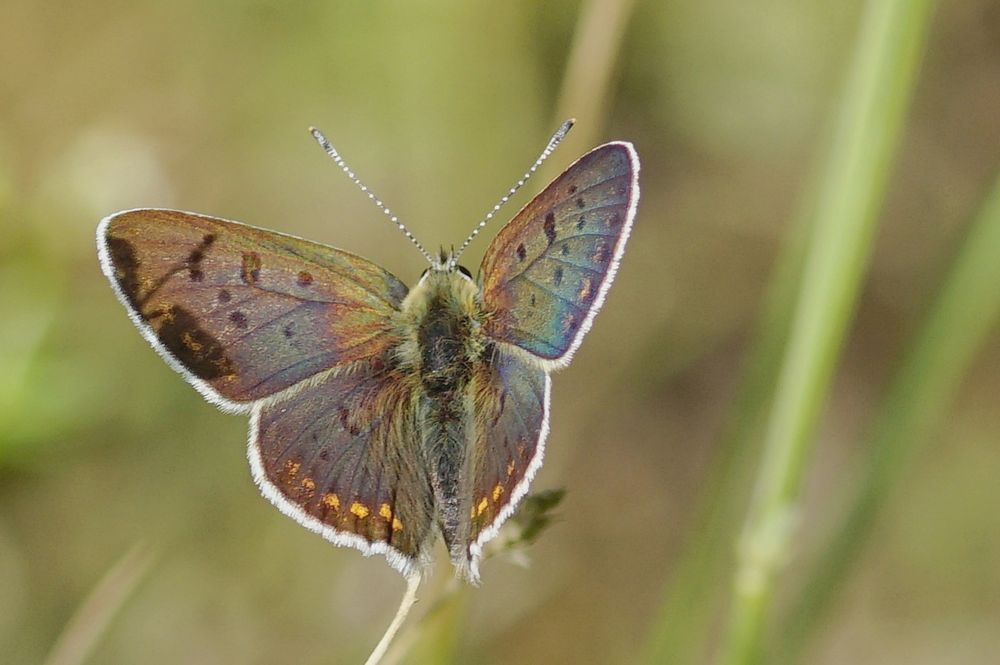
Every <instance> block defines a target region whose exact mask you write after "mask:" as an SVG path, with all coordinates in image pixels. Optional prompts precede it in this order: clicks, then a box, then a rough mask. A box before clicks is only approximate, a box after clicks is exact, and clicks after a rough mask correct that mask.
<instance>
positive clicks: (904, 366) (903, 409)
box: [782, 175, 1000, 662]
mask: <svg viewBox="0 0 1000 665" xmlns="http://www.w3.org/2000/svg"><path fill="white" fill-rule="evenodd" d="M997 257H1000V175H998V177H997V180H996V183H995V185H994V187H993V191H992V193H991V194H990V196H989V198H988V199H987V200H986V203H985V205H984V206H983V208H982V210H981V212H980V213H979V215H978V216H977V218H976V219H975V220H974V222H973V224H972V227H971V228H970V230H969V233H968V234H967V236H966V238H965V240H964V242H963V244H962V247H961V248H960V249H959V251H958V254H957V256H956V258H955V261H954V264H953V265H952V267H951V270H950V271H949V274H948V275H947V277H946V279H945V281H944V283H943V285H942V286H941V289H940V291H939V293H938V295H937V297H936V299H935V301H934V302H933V304H932V305H931V307H930V309H929V312H928V315H927V318H926V320H925V322H924V323H923V325H922V326H921V327H920V329H919V331H918V332H917V334H916V335H915V337H914V339H913V340H912V341H911V343H910V345H909V348H908V349H907V351H906V352H904V354H903V357H902V362H901V364H900V367H899V370H898V371H897V373H896V374H895V376H894V378H893V380H892V382H891V384H890V387H889V390H888V394H887V396H886V399H885V402H884V404H883V405H882V408H881V409H879V411H878V414H879V415H878V417H877V420H876V421H875V424H874V426H873V428H872V432H871V434H870V436H869V437H868V438H869V440H868V443H867V445H866V446H865V448H864V449H865V450H866V451H868V453H869V454H868V455H867V456H866V458H865V460H864V469H863V477H862V479H861V482H860V488H859V490H858V491H857V495H856V496H855V497H854V499H853V501H852V502H851V503H850V507H849V508H848V510H847V512H846V514H845V516H844V517H843V519H842V521H841V523H840V524H839V526H837V528H836V529H835V530H834V532H833V534H832V537H831V539H830V544H829V545H828V546H827V547H824V548H823V549H822V550H821V552H822V553H821V554H820V557H819V561H818V562H817V564H816V565H815V566H814V568H813V569H812V571H811V572H810V573H809V575H808V576H807V582H806V584H805V586H804V588H803V590H802V593H801V595H800V598H799V600H798V602H797V603H796V604H795V606H794V607H793V609H792V611H791V612H790V614H789V615H788V621H787V622H786V626H787V629H786V630H785V631H784V636H785V639H784V640H783V642H784V643H783V645H782V647H783V648H782V652H783V653H784V656H785V658H784V659H785V660H788V661H793V662H794V661H797V660H799V655H800V654H801V652H802V651H803V649H804V647H805V646H806V645H807V641H808V638H809V637H810V636H811V635H812V634H813V633H814V632H815V629H816V627H817V626H818V625H819V623H820V620H821V619H822V618H823V617H824V616H825V615H826V613H827V611H828V610H829V608H830V605H831V604H832V603H833V601H834V600H835V596H836V592H837V590H838V588H840V587H841V586H842V584H843V581H844V578H845V576H846V575H847V574H848V571H849V570H850V568H851V564H852V563H854V562H855V561H856V559H857V558H858V555H859V554H860V553H861V551H862V549H863V547H864V545H865V544H866V543H867V542H868V540H869V538H870V536H871V533H872V527H873V526H874V524H875V522H876V519H877V517H878V510H879V508H880V507H881V505H882V504H883V503H884V501H885V499H886V498H887V496H888V495H889V494H890V493H891V492H892V490H893V488H894V487H895V486H896V485H897V484H898V482H899V480H900V478H901V477H903V475H904V474H905V471H906V463H907V462H908V461H909V460H910V459H911V458H913V457H914V456H915V455H918V454H919V453H920V452H921V451H922V450H923V449H925V448H926V447H927V446H928V445H929V444H930V443H931V442H932V441H933V440H934V439H933V437H932V436H931V435H932V433H933V432H934V430H935V429H936V428H937V426H938V424H939V423H940V422H941V421H942V419H943V418H944V416H945V414H946V413H947V410H948V407H949V405H950V404H951V402H952V399H953V398H954V396H955V393H956V391H957V389H958V387H959V385H960V383H961V380H962V377H963V376H965V374H966V373H967V371H968V369H969V367H970V365H971V364H972V362H973V360H974V359H975V357H976V353H977V352H978V350H979V349H981V348H982V345H983V343H984V341H985V340H986V338H987V335H988V333H989V332H990V330H991V329H993V328H994V327H995V326H996V325H997V322H998V320H1000V288H998V285H1000V260H997ZM845 505H846V502H845Z"/></svg>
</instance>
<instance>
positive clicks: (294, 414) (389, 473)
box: [249, 358, 433, 572]
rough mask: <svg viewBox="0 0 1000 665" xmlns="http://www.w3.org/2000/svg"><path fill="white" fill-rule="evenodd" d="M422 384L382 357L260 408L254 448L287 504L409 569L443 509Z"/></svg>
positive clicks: (325, 530) (273, 495)
mask: <svg viewBox="0 0 1000 665" xmlns="http://www.w3.org/2000/svg"><path fill="white" fill-rule="evenodd" d="M414 388H415V384H413V383H412V382H411V381H410V380H409V378H408V377H406V376H403V375H401V374H399V373H397V372H396V371H395V370H392V369H389V368H388V364H387V362H384V361H383V360H382V359H378V358H376V359H372V360H365V361H360V362H358V363H355V364H354V365H352V366H351V367H350V368H349V369H345V370H344V371H338V372H336V373H334V374H333V375H331V376H329V377H328V378H326V379H325V380H323V381H321V382H319V383H317V384H315V385H309V386H305V387H303V388H302V389H300V390H296V391H293V393H292V394H291V395H290V396H288V397H285V398H282V399H280V400H278V401H276V402H270V403H265V404H264V405H263V406H261V407H258V408H257V409H255V413H254V420H253V425H252V431H251V441H250V453H249V454H250V462H251V466H252V467H253V471H254V475H255V477H256V479H257V482H258V483H259V484H260V486H261V489H262V490H263V492H264V494H265V495H266V496H267V497H268V498H269V499H270V500H271V501H272V502H274V503H275V504H276V505H277V506H278V507H279V508H280V509H281V510H282V511H284V512H286V513H288V514H290V515H291V516H292V517H294V518H295V519H297V520H298V521H299V522H301V523H302V524H304V525H305V526H307V527H309V528H310V529H312V530H314V531H317V532H319V533H321V534H323V535H324V536H325V537H326V538H327V539H328V540H331V541H333V542H334V543H337V544H341V545H351V546H353V547H358V548H359V549H361V550H362V551H365V552H369V553H370V552H381V553H385V554H386V555H387V556H388V558H389V561H390V563H392V564H393V565H394V566H395V567H397V568H398V569H400V570H402V571H403V572H406V570H408V568H409V567H410V566H411V565H412V564H414V563H415V562H416V561H417V560H418V559H419V558H420V555H421V554H422V551H423V549H424V546H425V544H426V541H427V539H428V536H429V534H430V528H431V524H432V511H433V505H432V496H433V495H432V493H431V488H430V480H429V476H428V474H427V471H426V464H425V463H424V462H423V460H422V459H421V457H420V455H421V452H420V449H419V447H418V446H417V445H415V443H416V441H417V438H418V434H417V431H418V425H417V422H416V410H415V408H414Z"/></svg>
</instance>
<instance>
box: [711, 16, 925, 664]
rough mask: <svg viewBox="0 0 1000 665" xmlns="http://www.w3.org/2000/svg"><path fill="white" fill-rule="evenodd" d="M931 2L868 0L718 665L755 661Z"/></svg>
mask: <svg viewBox="0 0 1000 665" xmlns="http://www.w3.org/2000/svg"><path fill="white" fill-rule="evenodd" d="M931 7H932V3H931V1H930V0H869V2H868V3H867V4H866V7H865V10H864V15H863V17H862V25H861V33H860V36H859V41H858V47H857V50H856V51H855V54H854V59H853V61H852V64H851V68H850V70H849V73H848V80H847V85H846V90H845V93H844V96H843V100H842V105H841V108H840V111H839V114H838V120H837V126H836V131H835V132H834V135H833V145H832V147H831V152H830V154H829V157H828V159H827V161H826V166H825V169H824V175H823V178H822V180H821V183H820V190H819V193H818V199H817V209H816V215H815V221H814V225H813V234H812V237H811V238H810V243H809V250H808V252H807V261H806V264H805V269H804V272H803V276H802V284H801V288H800V290H799V293H798V298H797V304H796V311H795V315H794V318H793V321H792V328H791V333H790V336H789V343H788V347H787V349H786V352H785V356H784V360H783V363H782V369H781V373H780V375H779V378H778V384H777V388H776V392H775V401H774V404H773V405H772V409H771V414H770V417H769V421H768V427H767V433H766V435H765V444H764V445H765V449H764V457H763V460H762V462H761V468H760V470H759V473H758V477H757V483H756V488H755V496H754V502H753V505H752V507H751V510H750V514H749V515H748V517H747V521H746V524H745V526H744V530H743V534H742V536H741V539H740V547H739V553H738V556H739V562H738V564H737V571H736V579H735V581H734V588H733V597H732V609H731V618H730V621H731V623H730V626H729V635H728V640H727V644H726V647H725V651H724V654H723V658H724V662H726V663H730V664H733V665H736V664H742V663H752V662H757V661H758V660H759V659H760V657H761V653H762V643H763V630H764V621H765V618H766V616H767V614H768V612H769V610H770V606H771V600H772V596H773V593H774V584H775V581H776V577H777V573H778V571H779V569H780V568H781V567H782V564H783V562H784V560H785V559H786V558H787V557H788V554H789V549H790V544H791V538H792V534H793V530H794V529H793V525H794V517H795V503H796V500H797V497H798V492H799V486H800V484H801V478H802V473H803V469H804V468H805V464H806V461H807V459H808V453H809V452H810V450H811V447H812V443H813V433H814V430H815V427H816V422H817V419H818V415H819V412H820V409H821V407H822V405H823V403H824V401H825V398H826V395H827V393H828V391H829V387H830V383H831V379H832V375H833V368H834V365H835V363H836V360H837V357H838V355H839V350H840V346H841V343H842V341H843V338H844V336H845V332H846V330H847V326H848V324H849V322H850V320H851V317H852V315H853V312H854V309H855V303H856V300H857V295H858V291H859V286H860V284H861V278H862V276H863V273H864V269H865V266H866V265H867V259H868V256H869V253H870V249H871V244H872V238H873V236H874V232H875V229H876V226H877V224H876V219H877V212H878V209H879V207H880V204H881V202H882V199H883V198H884V194H885V188H886V182H887V179H888V174H889V162H890V158H891V156H892V154H893V152H894V151H895V147H896V144H897V142H898V138H899V135H900V133H901V129H902V126H903V121H904V117H905V110H906V108H907V107H908V105H909V100H910V97H911V93H912V89H913V84H914V81H915V79H916V72H917V69H918V64H919V60H920V53H921V46H922V44H923V42H924V35H925V32H926V27H927V24H928V22H929V17H930V13H931V12H930V10H931Z"/></svg>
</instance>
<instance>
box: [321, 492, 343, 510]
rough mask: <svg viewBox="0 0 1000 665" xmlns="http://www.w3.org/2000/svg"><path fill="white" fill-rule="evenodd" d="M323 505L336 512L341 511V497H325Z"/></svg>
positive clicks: (330, 495) (331, 495)
mask: <svg viewBox="0 0 1000 665" xmlns="http://www.w3.org/2000/svg"><path fill="white" fill-rule="evenodd" d="M323 503H324V504H326V505H327V506H328V507H330V508H333V509H334V510H340V497H339V496H337V495H336V494H325V495H323Z"/></svg>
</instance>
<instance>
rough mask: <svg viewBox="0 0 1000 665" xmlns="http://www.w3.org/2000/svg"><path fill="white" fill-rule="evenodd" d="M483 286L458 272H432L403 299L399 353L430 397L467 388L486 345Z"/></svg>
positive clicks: (400, 358)
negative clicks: (482, 330)
mask: <svg viewBox="0 0 1000 665" xmlns="http://www.w3.org/2000/svg"><path fill="white" fill-rule="evenodd" d="M481 321H482V312H481V309H480V304H479V289H478V288H477V287H476V285H475V284H474V283H473V282H472V281H471V280H470V279H467V278H466V277H465V276H464V275H462V274H460V273H458V272H437V271H431V272H428V273H427V274H426V275H425V276H424V278H422V279H421V280H420V282H419V283H418V284H417V285H416V286H415V287H413V289H412V290H411V291H410V293H409V294H408V295H407V297H406V300H404V301H403V306H402V311H401V331H400V332H401V333H402V334H401V335H400V337H401V338H402V339H403V343H402V344H401V345H400V347H399V349H398V351H397V354H398V358H397V360H398V361H399V363H400V365H401V366H403V367H405V368H406V369H407V370H408V371H411V372H413V373H414V374H415V375H416V376H419V377H420V384H421V387H422V388H423V390H424V392H425V393H426V394H427V396H428V397H431V398H448V397H451V398H455V397H457V396H458V394H460V393H461V392H463V391H464V389H465V387H466V385H467V384H468V381H469V377H470V374H471V372H472V370H473V367H474V365H475V363H476V362H477V361H478V360H479V359H480V358H481V357H482V353H483V349H484V346H485V341H484V337H483V335H482V332H481Z"/></svg>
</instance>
